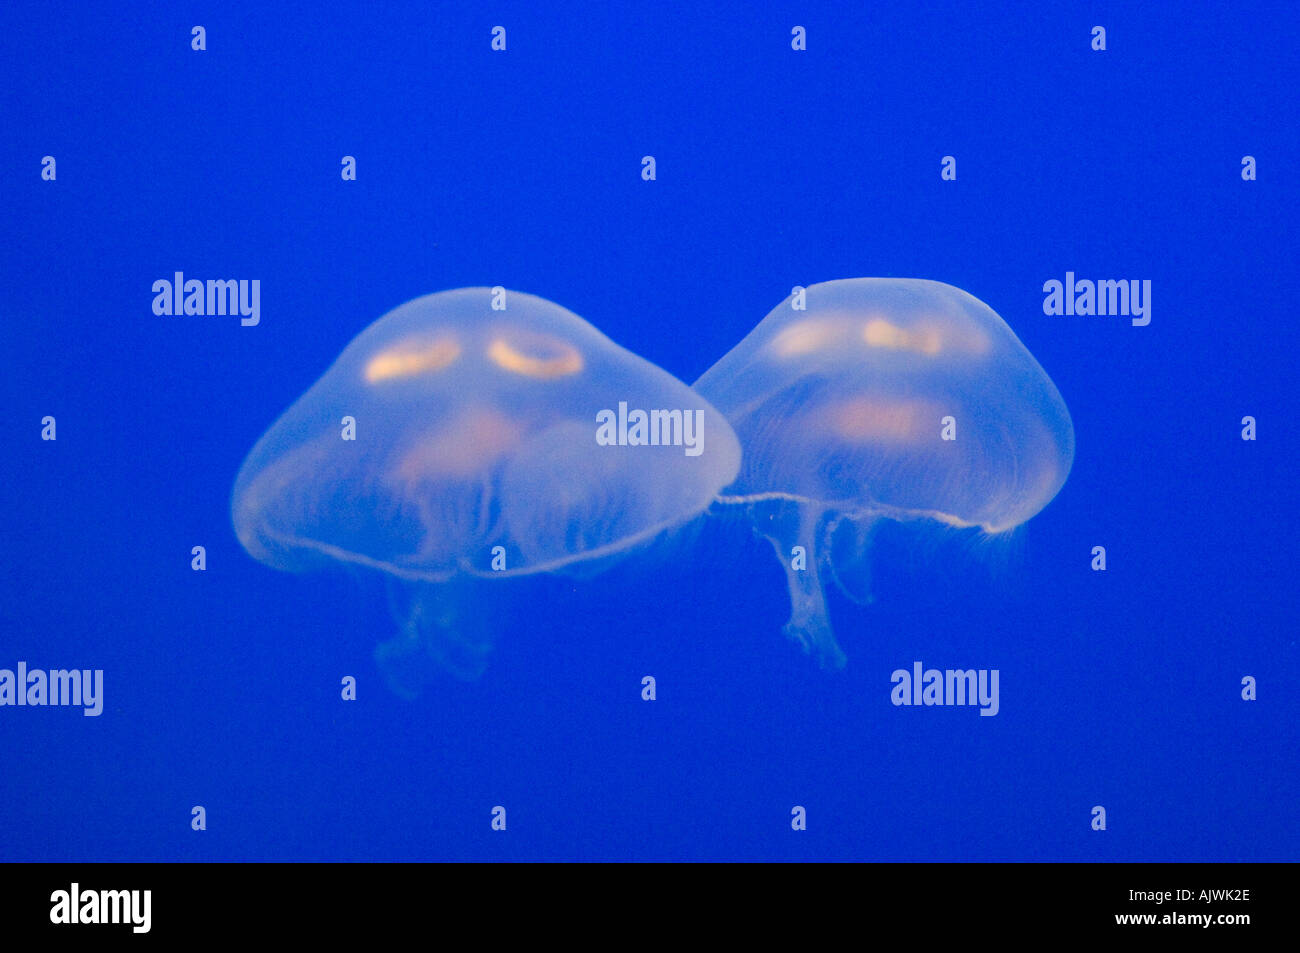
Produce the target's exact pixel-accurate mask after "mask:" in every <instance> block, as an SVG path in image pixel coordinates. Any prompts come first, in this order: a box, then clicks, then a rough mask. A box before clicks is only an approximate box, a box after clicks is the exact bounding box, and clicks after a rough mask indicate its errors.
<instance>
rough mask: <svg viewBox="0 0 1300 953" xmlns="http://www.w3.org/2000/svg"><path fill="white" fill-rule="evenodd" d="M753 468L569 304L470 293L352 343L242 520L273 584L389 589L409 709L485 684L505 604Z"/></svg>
mask: <svg viewBox="0 0 1300 953" xmlns="http://www.w3.org/2000/svg"><path fill="white" fill-rule="evenodd" d="M493 304H496V305H498V306H500V305H502V304H504V305H505V307H504V309H502V310H496V309H494V307H493ZM739 464H740V447H739V444H738V442H737V440H736V437H735V434H733V433H732V431H731V428H730V426H729V425H728V424H727V422H726V420H725V419H724V418H723V417H722V416H721V415H720V414H719V413H718V412H717V411H716V410H714V409H713V408H712V407H710V406H709V405H708V404H707V402H706V401H705V400H704V399H703V398H702V397H700V396H699V395H698V394H697V393H696V392H695V391H693V390H691V389H690V388H689V387H687V386H686V385H685V384H684V383H682V382H681V381H678V380H677V379H676V378H674V377H672V376H671V375H669V374H668V373H666V372H665V371H663V370H661V369H660V368H658V367H656V366H655V365H653V364H651V363H650V362H648V361H646V360H643V359H642V358H640V357H637V356H636V355H635V354H632V353H631V352H629V351H627V350H624V349H623V348H621V347H619V346H618V345H617V344H615V343H614V342H613V341H611V340H610V339H609V338H607V337H605V336H604V335H603V334H601V333H600V332H599V331H597V330H596V329H595V328H594V327H592V326H591V325H590V324H588V323H587V322H586V321H584V320H582V319H581V318H580V317H578V316H577V315H575V314H573V313H572V312H569V311H567V310H565V309H564V308H561V307H560V306H558V305H556V304H553V303H551V302H549V301H546V300H544V299H542V298H537V297H533V296H532V295H526V294H521V293H518V292H509V293H502V292H501V291H500V290H499V289H498V290H497V292H496V295H495V296H494V293H493V291H492V290H490V289H487V288H467V289H460V290H456V291H446V292H442V293H440V294H433V295H427V296H425V297H422V298H417V299H415V300H413V301H410V302H407V303H406V304H404V305H402V306H400V307H398V308H396V309H395V310H393V311H390V312H389V313H388V314H386V315H384V316H383V317H382V318H380V319H379V320H378V321H376V322H375V323H374V324H372V325H370V327H368V328H366V329H365V330H364V331H362V332H361V333H360V334H359V335H357V337H356V338H355V340H353V341H352V342H351V343H350V344H349V345H348V346H347V348H345V349H344V351H343V353H342V354H340V355H339V357H338V359H337V360H335V362H334V364H333V365H332V366H331V367H330V368H329V370H328V371H326V372H325V374H324V376H322V377H321V378H320V380H318V381H317V382H316V383H315V384H313V385H312V387H311V388H310V389H309V390H308V391H307V392H306V393H305V394H303V395H302V396H301V397H300V398H299V399H298V400H297V401H296V402H295V403H294V404H293V405H292V406H291V407H290V408H289V409H288V410H287V411H286V412H285V413H284V415H283V416H282V417H280V419H279V420H278V421H276V423H275V424H274V425H273V426H272V427H271V429H270V430H268V431H267V432H266V434H265V435H264V436H263V437H262V438H261V439H260V440H259V441H258V442H257V444H256V446H254V447H253V450H252V452H250V453H249V455H248V458H247V459H246V460H245V461H244V464H243V466H242V468H241V469H240V471H239V475H238V477H237V479H236V481H235V486H234V491H233V495H232V501H231V514H232V518H233V521H234V526H235V531H236V533H237V535H238V537H239V540H240V542H241V543H242V544H243V546H244V548H245V549H246V550H247V551H248V552H249V553H250V554H251V555H252V556H253V557H254V558H255V559H257V560H259V561H261V562H263V563H266V564H267V565H269V566H272V567H274V568H276V569H283V570H289V571H293V572H303V571H308V570H313V569H319V568H324V567H329V566H332V565H339V564H347V565H351V566H357V567H364V568H365V569H369V570H375V571H377V572H379V573H382V574H383V575H384V576H385V577H387V579H388V580H390V584H389V593H390V599H391V603H392V608H393V611H394V613H395V615H396V616H397V617H398V622H399V624H400V632H399V634H398V636H397V637H396V638H394V639H392V640H390V641H388V642H386V643H384V644H382V645H381V646H380V647H379V648H378V649H377V650H376V658H377V661H378V662H379V664H380V667H381V669H383V671H384V672H385V675H386V676H387V678H388V680H389V683H390V685H391V686H392V687H393V688H394V690H396V691H397V692H398V693H399V694H404V695H413V694H415V693H416V692H417V691H418V685H419V683H420V682H422V681H424V680H425V677H427V675H428V674H429V672H431V671H433V670H435V669H437V668H441V669H443V670H446V671H449V672H451V673H452V674H453V675H456V676H458V677H461V678H464V679H474V678H477V677H478V676H479V675H480V674H481V673H482V672H483V670H484V668H485V667H486V664H487V659H488V655H489V652H490V650H491V647H492V642H493V632H492V626H491V624H490V623H487V622H486V621H485V620H486V619H487V617H488V615H489V610H490V609H491V607H492V606H493V604H495V603H496V602H497V601H498V599H499V596H500V594H501V590H500V588H499V587H500V586H503V585H507V584H508V582H509V580H511V579H512V578H517V577H520V576H527V575H533V574H539V573H552V572H559V573H574V574H582V573H583V572H584V571H591V570H595V569H599V568H601V567H603V566H605V565H607V564H608V563H609V562H610V561H611V560H614V559H616V558H617V557H619V556H621V555H623V554H625V553H626V552H628V551H629V550H630V549H632V548H634V547H639V546H641V545H643V544H647V543H649V542H650V541H652V540H653V539H655V538H656V537H658V536H659V535H660V534H661V533H664V532H666V531H668V530H670V529H672V528H674V527H677V526H679V525H682V524H684V523H685V522H687V521H689V520H691V519H692V518H693V517H694V516H696V515H698V514H700V513H702V512H703V511H704V510H705V509H706V508H707V507H708V506H709V505H710V503H711V502H712V501H713V499H714V498H715V496H716V494H717V492H718V491H719V490H720V489H721V488H722V487H723V486H725V485H726V484H727V483H729V482H731V480H732V479H734V477H735V475H736V473H737V471H738V468H739Z"/></svg>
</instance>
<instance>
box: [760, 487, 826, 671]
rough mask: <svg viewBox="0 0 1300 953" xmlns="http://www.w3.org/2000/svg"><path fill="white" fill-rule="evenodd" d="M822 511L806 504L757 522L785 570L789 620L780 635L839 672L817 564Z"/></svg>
mask: <svg viewBox="0 0 1300 953" xmlns="http://www.w3.org/2000/svg"><path fill="white" fill-rule="evenodd" d="M822 512H823V511H822V510H821V509H820V508H818V507H816V506H813V505H809V504H802V505H794V504H790V503H786V504H784V505H781V506H780V507H779V509H778V511H777V512H775V513H773V514H771V515H770V516H769V517H768V518H766V519H763V518H761V517H760V519H759V520H758V523H759V526H760V529H759V532H761V533H762V534H763V535H764V536H765V537H767V539H768V541H769V542H771V544H772V546H773V548H774V549H776V557H777V559H778V560H779V561H780V563H781V567H782V568H783V569H784V570H785V581H786V587H787V588H788V589H789V590H790V619H789V621H787V622H786V624H785V627H784V629H783V630H782V631H784V632H785V634H786V635H787V636H788V637H789V638H791V639H793V640H794V641H796V642H798V643H799V644H800V645H801V646H803V650H804V651H805V652H807V653H808V654H810V655H813V656H815V657H816V659H817V661H818V662H819V663H820V664H821V666H822V667H823V668H828V669H841V668H843V667H844V662H845V656H844V652H843V650H842V649H841V648H840V646H839V643H838V642H836V641H835V633H834V632H833V631H832V629H831V623H830V618H829V617H828V616H827V612H826V594H825V592H824V591H823V590H822V581H821V574H820V571H819V563H820V557H821V552H820V547H819V543H820V541H821V540H820V537H819V535H818V525H819V523H820V522H821V517H822ZM795 546H802V547H803V549H804V554H803V558H802V559H800V558H797V557H796V556H795V555H794V554H793V552H792V550H793V549H794V547H795Z"/></svg>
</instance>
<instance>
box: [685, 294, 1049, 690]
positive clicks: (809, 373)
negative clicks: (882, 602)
mask: <svg viewBox="0 0 1300 953" xmlns="http://www.w3.org/2000/svg"><path fill="white" fill-rule="evenodd" d="M796 303H802V304H803V305H804V307H803V308H802V309H796V307H795V305H796ZM694 386H695V389H696V390H697V391H699V393H700V394H701V395H702V396H703V397H705V398H706V399H707V400H708V401H709V402H710V403H711V404H712V405H713V406H715V407H717V408H718V410H720V411H721V412H722V413H723V414H724V415H725V416H726V417H727V419H728V421H729V422H730V423H731V425H732V428H733V429H734V430H735V432H736V434H737V436H738V437H739V438H740V443H741V446H742V448H743V449H744V456H743V459H742V461H741V467H740V473H739V474H738V476H737V478H736V481H735V482H734V483H733V484H731V485H730V486H729V487H727V489H726V490H724V492H723V494H722V495H721V496H720V497H719V499H720V501H722V502H724V503H733V504H738V505H742V506H744V507H746V510H747V513H748V516H749V518H750V520H752V522H753V524H754V526H755V528H756V530H757V531H758V532H760V533H761V534H762V535H764V536H765V537H767V538H768V539H769V540H770V541H771V542H772V544H773V546H774V547H775V548H776V551H777V555H778V558H780V560H781V563H782V565H783V566H784V567H785V570H786V576H787V583H788V585H789V589H790V599H791V617H790V621H789V622H788V623H787V625H786V632H787V634H788V635H790V636H791V637H792V638H794V639H796V640H797V641H799V642H800V643H801V644H802V645H803V646H804V648H805V650H807V651H809V652H812V653H814V654H815V655H817V656H818V658H819V659H820V661H821V662H822V663H823V664H824V665H826V666H827V667H832V668H838V667H841V666H842V665H843V664H844V654H843V652H842V651H841V649H840V647H839V645H838V643H837V642H836V640H835V637H834V634H833V633H832V631H831V627H830V623H829V621H828V619H827V615H826V605H825V598H824V593H823V591H822V583H821V576H820V569H822V568H827V569H829V570H830V571H831V573H832V576H833V578H835V579H836V581H838V582H840V583H841V584H842V586H843V588H844V589H845V590H846V591H847V592H848V593H849V594H850V595H852V596H854V597H856V598H857V599H858V600H859V601H864V600H866V599H869V593H868V592H866V591H865V587H863V586H862V585H861V584H860V580H861V579H862V578H863V577H864V576H865V574H866V567H867V554H866V548H867V543H868V540H869V538H870V535H871V529H872V527H873V526H874V525H875V522H876V521H877V520H879V519H882V518H890V519H895V520H900V521H901V520H920V519H925V520H931V521H936V522H938V523H940V524H944V525H946V526H950V527H955V528H970V527H980V528H982V529H983V530H984V531H985V532H988V533H999V532H1002V531H1005V530H1009V529H1011V528H1013V527H1015V526H1018V525H1020V524H1021V523H1023V522H1025V521H1026V520H1028V519H1029V518H1030V517H1032V516H1033V515H1034V514H1035V513H1037V512H1038V511H1039V510H1041V509H1042V508H1043V507H1044V506H1046V505H1047V503H1048V502H1049V501H1050V500H1051V499H1052V498H1053V497H1054V496H1055V495H1056V493H1057V491H1058V490H1060V488H1061V486H1062V485H1063V484H1064V483H1065V479H1066V476H1067V475H1068V474H1069V471H1070V466H1071V463H1072V461H1073V459H1074V429H1073V426H1072V424H1071V422H1070V415H1069V412H1068V411H1067V410H1066V407H1065V403H1064V401H1062V399H1061V395H1060V393H1059V392H1058V391H1057V389H1056V387H1055V385H1054V384H1053V383H1052V381H1051V379H1050V378H1049V377H1048V376H1047V374H1046V372H1044V370H1043V369H1042V367H1040V366H1039V364H1038V362H1037V361H1036V360H1034V358H1033V356H1032V355H1031V354H1030V353H1029V351H1028V350H1026V348H1025V346H1024V345H1023V344H1022V343H1021V342H1020V340H1019V338H1017V337H1016V335H1015V333H1014V332H1013V331H1012V330H1011V328H1010V327H1008V326H1007V324H1006V322H1005V321H1003V320H1002V318H1000V317H999V316H998V315H997V314H996V313H995V312H994V311H993V310H992V309H991V308H990V307H989V306H988V305H986V304H984V303H983V302H982V301H980V300H979V299H977V298H975V297H973V296H972V295H969V294H967V293H966V292H964V291H962V290H960V289H958V288H954V287H952V286H951V285H946V284H943V283H942V282H937V281H923V280H918V279H895V278H855V279H848V280H842V281H829V282H824V283H822V284H817V285H812V286H810V287H808V288H807V289H805V291H804V294H803V297H802V301H801V302H800V300H799V299H796V298H795V297H794V296H791V297H790V298H787V299H786V301H785V302H784V303H782V304H781V305H778V306H777V307H776V308H775V309H773V310H772V312H771V313H770V314H768V315H767V317H766V318H764V319H763V321H762V322H761V323H759V325H758V326H757V327H756V328H754V330H753V331H751V332H750V333H749V335H747V336H746V337H745V338H744V339H743V340H742V341H741V342H740V343H739V344H737V345H736V346H735V347H734V348H733V349H732V350H731V351H730V352H728V353H727V354H726V355H725V356H724V357H723V358H722V359H721V360H720V361H718V362H717V363H716V364H714V365H713V367H711V368H710V369H709V370H708V371H706V372H705V373H704V375H703V376H701V377H700V379H699V380H698V381H696V383H695V385H694ZM833 540H835V541H836V545H835V546H832V541H833ZM845 540H847V541H848V542H847V543H845ZM795 547H803V553H804V556H805V559H806V563H805V564H804V565H803V566H801V565H800V564H799V558H800V557H799V554H798V553H796V552H793V551H794V550H795ZM833 550H834V552H835V555H834V556H832V551H833ZM846 550H847V554H846ZM832 559H833V560H834V561H833V562H832ZM841 570H842V572H841ZM850 580H853V581H854V582H850ZM855 583H856V584H855Z"/></svg>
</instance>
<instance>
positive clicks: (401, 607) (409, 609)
mask: <svg viewBox="0 0 1300 953" xmlns="http://www.w3.org/2000/svg"><path fill="white" fill-rule="evenodd" d="M396 586H397V583H396V582H395V581H393V582H390V585H389V603H390V606H391V607H392V609H393V614H394V616H395V617H396V618H397V621H398V623H399V624H400V627H401V629H400V631H399V632H398V634H397V635H396V636H394V637H393V638H391V639H389V640H388V641H387V642H384V643H382V644H380V645H379V646H378V647H377V648H376V649H375V661H376V663H377V664H378V665H379V668H380V670H381V671H382V672H383V675H384V678H385V680H386V681H387V682H388V684H389V687H390V688H392V690H393V691H394V692H395V693H396V694H398V695H401V696H402V697H405V698H408V699H409V698H414V697H416V696H418V695H419V694H420V692H421V691H422V690H423V688H424V686H425V685H427V684H428V683H429V682H432V681H433V680H434V679H435V678H436V677H437V676H438V674H439V673H440V672H446V673H448V674H450V675H452V676H453V677H455V678H457V679H460V680H461V681H466V682H472V681H476V680H477V679H478V678H479V677H480V676H481V675H482V674H483V672H484V671H485V670H486V669H487V665H488V659H489V657H490V656H491V654H492V635H491V632H492V629H491V627H490V625H488V624H487V622H486V620H485V619H484V618H483V614H482V612H481V611H476V609H471V608H470V606H471V605H472V604H473V600H470V599H468V598H466V591H465V590H466V589H467V588H468V587H469V584H468V583H466V582H459V583H441V584H430V583H413V584H410V585H409V587H408V588H407V592H406V593H403V592H401V591H400V590H398V589H397V588H395V587H396Z"/></svg>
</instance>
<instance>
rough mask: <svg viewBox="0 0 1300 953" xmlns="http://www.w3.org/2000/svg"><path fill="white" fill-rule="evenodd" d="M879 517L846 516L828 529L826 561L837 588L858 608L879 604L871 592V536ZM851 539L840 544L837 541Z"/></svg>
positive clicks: (839, 518)
mask: <svg viewBox="0 0 1300 953" xmlns="http://www.w3.org/2000/svg"><path fill="white" fill-rule="evenodd" d="M876 522H877V517H875V516H873V515H871V514H865V515H863V514H846V515H843V516H840V517H838V518H836V519H835V520H832V521H829V522H828V523H827V528H826V541H825V549H824V550H823V551H824V552H825V554H826V556H825V562H826V566H827V568H828V569H829V571H830V577H831V579H832V580H833V581H834V583H835V587H836V588H837V589H839V591H840V592H842V593H843V594H844V595H845V597H846V598H848V599H849V600H851V601H852V602H856V603H857V604H858V605H862V606H866V605H871V603H873V602H875V601H876V599H875V596H874V595H872V592H871V558H870V555H871V535H872V533H873V532H874V531H875V528H876ZM837 537H839V538H841V539H847V541H848V542H847V548H846V545H845V544H841V545H838V546H837V545H836V538H837Z"/></svg>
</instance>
